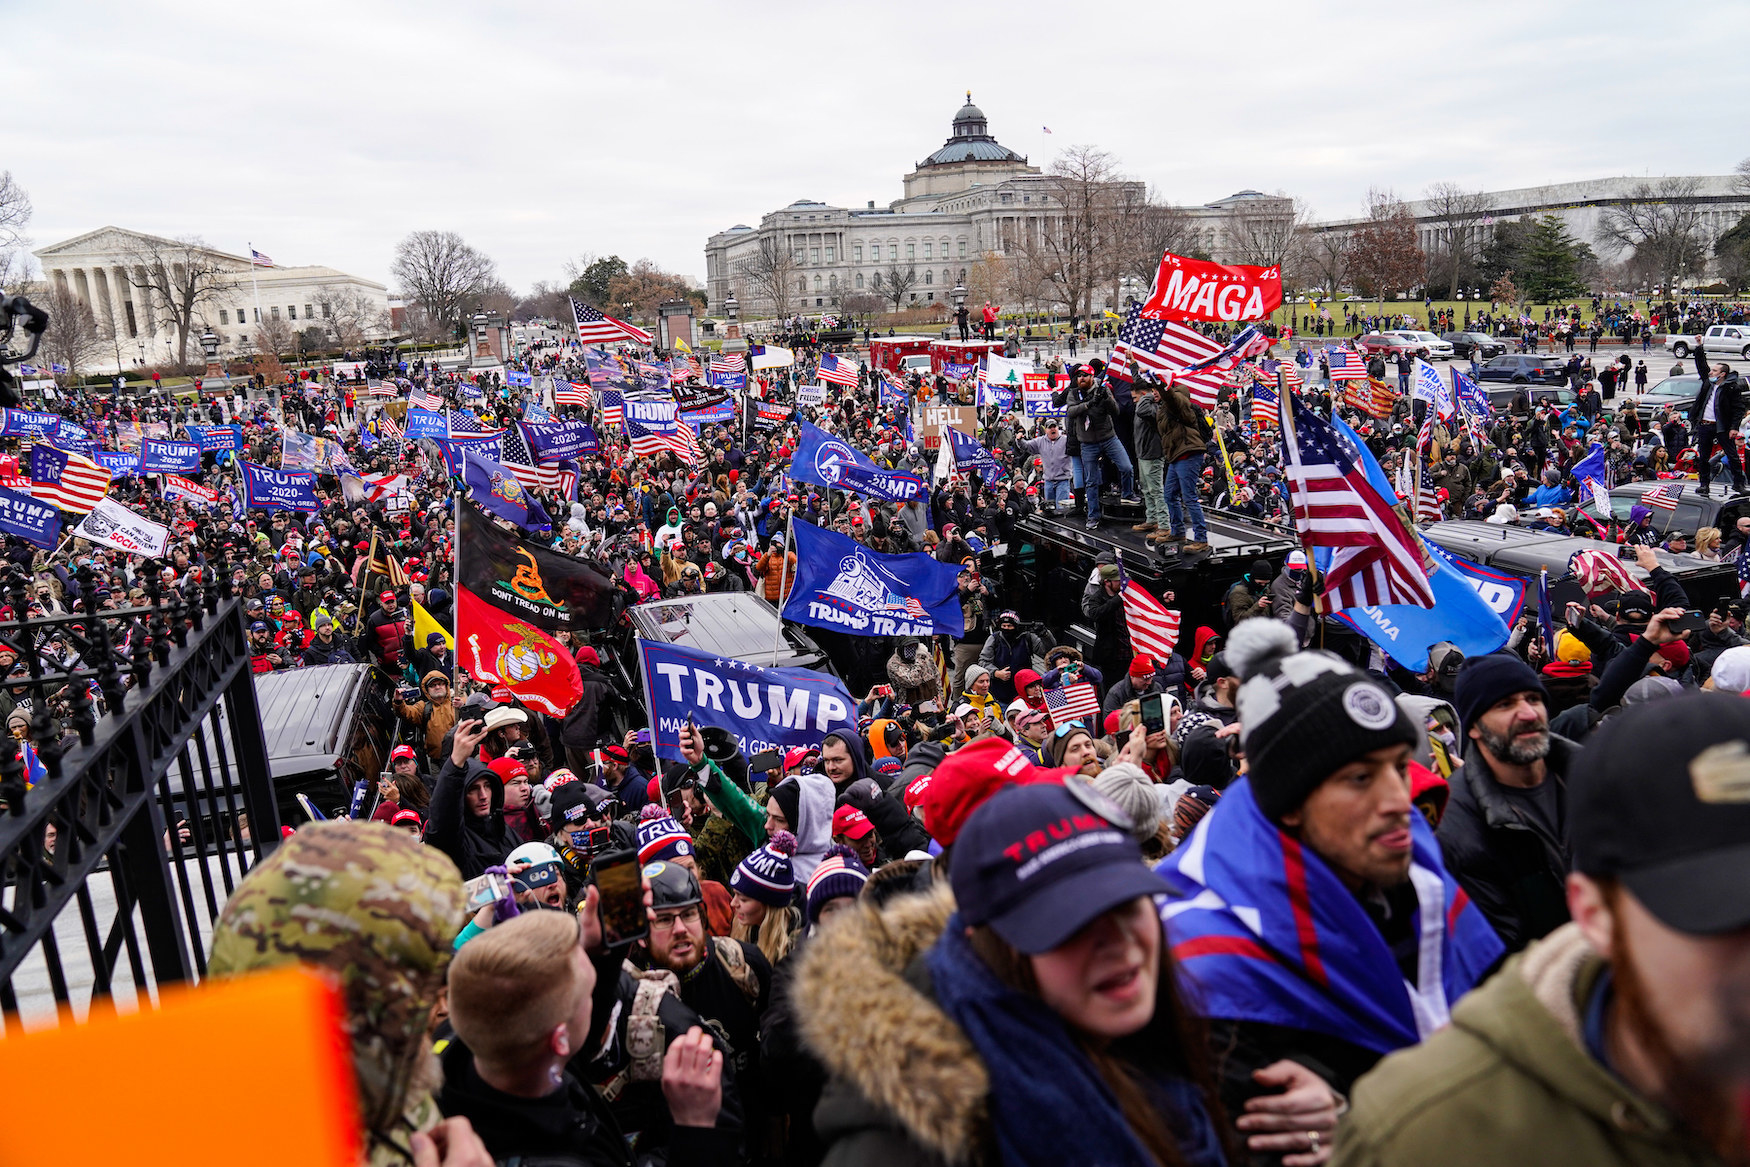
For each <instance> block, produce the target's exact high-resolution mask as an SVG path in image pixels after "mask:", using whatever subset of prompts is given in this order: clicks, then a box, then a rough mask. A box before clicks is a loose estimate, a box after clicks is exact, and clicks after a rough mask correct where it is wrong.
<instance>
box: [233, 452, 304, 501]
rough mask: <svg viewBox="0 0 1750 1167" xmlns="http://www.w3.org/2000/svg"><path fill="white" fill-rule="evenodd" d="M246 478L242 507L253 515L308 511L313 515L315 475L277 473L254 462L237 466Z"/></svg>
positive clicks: (297, 472)
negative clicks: (257, 512)
mask: <svg viewBox="0 0 1750 1167" xmlns="http://www.w3.org/2000/svg"><path fill="white" fill-rule="evenodd" d="M237 469H238V472H239V473H241V474H242V475H243V507H244V509H245V510H252V511H307V512H311V513H314V512H315V511H316V510H318V509H320V507H321V504H320V503H319V502H317V501H316V475H315V474H313V473H312V472H310V471H308V470H275V469H274V468H273V467H272V466H257V465H256V464H255V463H253V462H239V463H237Z"/></svg>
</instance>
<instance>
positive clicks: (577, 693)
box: [456, 587, 583, 717]
mask: <svg viewBox="0 0 1750 1167" xmlns="http://www.w3.org/2000/svg"><path fill="white" fill-rule="evenodd" d="M456 660H457V663H458V664H460V665H461V666H462V668H463V670H464V671H466V672H467V673H468V675H469V676H471V677H473V678H474V679H475V680H476V681H485V682H487V683H488V684H492V685H503V686H504V687H505V688H507V689H509V690H510V691H511V695H512V696H514V697H515V698H516V699H517V700H518V701H521V702H522V703H523V704H524V705H527V706H529V707H530V708H533V709H539V710H541V711H542V712H544V713H547V714H549V715H551V716H553V717H564V716H565V714H566V713H567V712H568V711H569V710H570V709H571V707H572V706H573V705H575V704H576V703H577V699H578V698H579V697H581V696H583V678H582V677H581V676H579V674H578V672H577V661H576V659H575V658H573V657H572V655H571V654H570V653H569V652H567V651H566V649H565V646H564V645H563V644H560V643H559V642H558V641H557V640H554V639H553V638H552V637H551V636H548V635H547V634H546V633H545V632H542V631H541V630H540V629H539V628H536V627H535V626H534V625H532V624H530V623H528V622H527V621H525V620H519V619H517V618H516V617H515V616H507V615H506V614H505V613H503V612H500V611H499V610H498V609H497V608H494V607H493V606H492V605H491V604H488V603H486V602H484V601H482V600H480V599H479V598H478V597H476V596H475V595H474V593H473V592H470V591H469V590H468V589H467V588H466V587H458V588H457V589H456Z"/></svg>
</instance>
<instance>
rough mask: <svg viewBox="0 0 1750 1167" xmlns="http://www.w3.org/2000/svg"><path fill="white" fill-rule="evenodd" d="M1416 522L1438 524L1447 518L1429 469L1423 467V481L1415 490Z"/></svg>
mask: <svg viewBox="0 0 1750 1167" xmlns="http://www.w3.org/2000/svg"><path fill="white" fill-rule="evenodd" d="M1414 493H1415V496H1416V497H1415V500H1414V502H1415V506H1414V508H1413V509H1414V511H1415V514H1416V521H1417V522H1418V523H1438V522H1439V521H1440V520H1441V519H1444V518H1445V517H1446V515H1445V513H1444V512H1442V511H1441V509H1440V495H1439V493H1438V492H1437V491H1436V490H1435V489H1434V480H1433V479H1432V478H1430V477H1428V467H1426V466H1424V467H1422V476H1421V481H1420V482H1418V483H1417V484H1416V488H1415V492H1414Z"/></svg>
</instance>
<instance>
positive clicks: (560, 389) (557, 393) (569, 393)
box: [553, 381, 590, 409]
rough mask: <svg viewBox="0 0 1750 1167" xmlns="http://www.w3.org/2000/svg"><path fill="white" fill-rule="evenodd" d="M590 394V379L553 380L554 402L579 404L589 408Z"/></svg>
mask: <svg viewBox="0 0 1750 1167" xmlns="http://www.w3.org/2000/svg"><path fill="white" fill-rule="evenodd" d="M589 394H590V387H589V382H588V381H554V382H553V403H554V404H555V405H578V406H582V407H583V408H584V409H588V408H589Z"/></svg>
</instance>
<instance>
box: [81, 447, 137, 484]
mask: <svg viewBox="0 0 1750 1167" xmlns="http://www.w3.org/2000/svg"><path fill="white" fill-rule="evenodd" d="M91 457H92V460H93V461H95V462H96V463H97V464H98V465H99V466H101V467H103V468H104V469H105V470H107V471H109V476H110V477H111V478H112V479H114V478H138V477H139V476H140V456H139V455H138V454H137V453H135V452H134V451H132V450H99V451H97V453H95V454H93V455H92V456H91Z"/></svg>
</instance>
